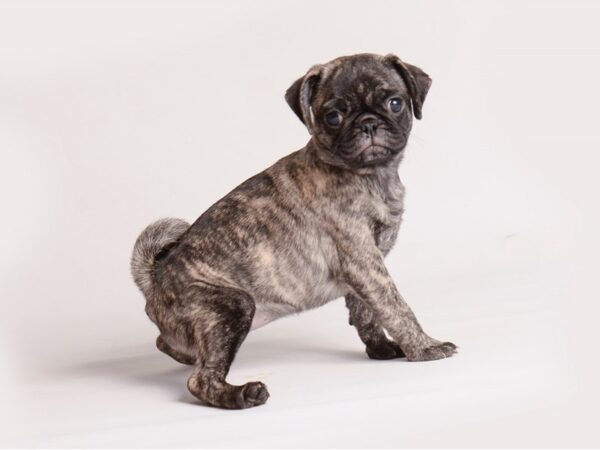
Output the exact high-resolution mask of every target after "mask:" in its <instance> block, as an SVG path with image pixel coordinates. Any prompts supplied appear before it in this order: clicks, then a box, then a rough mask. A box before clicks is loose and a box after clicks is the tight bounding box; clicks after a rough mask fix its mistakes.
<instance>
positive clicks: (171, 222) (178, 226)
mask: <svg viewBox="0 0 600 450" xmlns="http://www.w3.org/2000/svg"><path fill="white" fill-rule="evenodd" d="M189 227H190V224H189V223H187V222H186V221H185V220H182V219H173V218H166V219H160V220H157V221H156V222H153V223H151V224H150V225H148V226H147V227H146V228H145V229H144V231H142V233H141V234H140V235H139V237H138V238H137V240H136V241H135V245H134V246H133V254H132V255H131V274H132V275H133V280H134V281H135V284H137V285H138V287H139V288H140V290H141V291H142V292H143V293H144V295H145V296H146V298H148V297H149V296H150V295H151V293H152V286H153V283H154V262H155V260H156V257H157V256H158V254H159V253H160V252H162V251H163V250H165V249H166V248H167V247H168V246H170V245H172V244H174V243H176V242H177V241H178V240H179V238H180V237H181V236H182V235H183V233H185V232H186V231H187V229H188V228H189Z"/></svg>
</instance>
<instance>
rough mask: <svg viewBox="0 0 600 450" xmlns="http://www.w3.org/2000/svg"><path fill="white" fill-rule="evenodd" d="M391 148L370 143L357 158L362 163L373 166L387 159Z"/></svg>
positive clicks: (390, 154) (390, 153)
mask: <svg viewBox="0 0 600 450" xmlns="http://www.w3.org/2000/svg"><path fill="white" fill-rule="evenodd" d="M391 156H392V150H391V149H390V148H388V147H386V146H383V145H380V144H375V143H371V144H369V145H367V146H366V147H365V148H363V149H362V150H361V151H360V153H359V159H360V161H361V163H362V164H363V165H367V166H375V165H378V164H381V163H385V162H387V161H389V159H390V157H391Z"/></svg>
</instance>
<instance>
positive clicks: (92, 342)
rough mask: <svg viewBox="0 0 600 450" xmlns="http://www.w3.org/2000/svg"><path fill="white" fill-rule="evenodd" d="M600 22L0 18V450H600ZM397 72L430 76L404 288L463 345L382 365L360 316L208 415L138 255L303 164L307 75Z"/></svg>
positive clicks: (22, 8)
mask: <svg viewBox="0 0 600 450" xmlns="http://www.w3.org/2000/svg"><path fill="white" fill-rule="evenodd" d="M599 13H600V7H599V5H598V4H595V3H592V2H580V1H563V2H557V1H549V2H534V1H531V2H527V1H502V2H499V1H497V2H492V1H477V2H475V1H419V2H416V1H415V2H407V1H394V2H392V1H372V2H367V3H365V2H358V1H344V2H342V1H339V2H337V1H318V2H317V1H294V2H279V1H255V2H246V1H206V2H178V1H175V2H166V1H164V2H156V1H155V2H144V3H141V2H133V1H125V2H110V1H109V2H96V1H89V2H74V1H73V2H58V1H54V2H29V1H24V2H10V1H7V2H3V3H1V4H0V152H1V160H2V164H1V167H2V169H1V173H2V175H1V176H0V195H1V197H2V198H1V202H2V211H3V214H2V220H1V221H0V227H1V228H0V233H1V236H2V258H0V264H1V268H0V277H1V288H0V289H1V292H0V326H1V328H0V356H1V358H0V369H1V370H0V395H1V396H2V398H1V401H0V405H1V406H0V408H1V409H0V411H1V412H0V414H2V417H0V418H1V421H2V424H3V425H2V431H1V432H0V444H1V445H11V446H50V447H52V446H66V447H71V446H76V447H91V446H103V447H112V446H120V447H123V446H136V447H145V446H148V447H159V446H171V447H179V446H187V447H209V446H210V447H236V446H244V447H275V446H277V447H299V446H305V447H317V446H318V447H331V446H338V447H371V446H378V447H403V446H411V447H428V446H448V447H456V446H460V447H465V446H466V447H470V446H477V447H490V446H495V447H497V446H508V447H512V446H519V447H522V446H553V447H554V446H598V445H600V441H599V440H598V434H597V432H596V431H595V429H594V427H595V426H596V425H597V423H596V422H597V405H598V401H599V400H600V398H599V397H600V396H599V388H598V384H597V380H598V379H599V376H600V373H599V365H598V356H597V353H598V352H597V347H598V343H599V342H600V340H599V339H598V338H599V336H598V316H599V313H600V308H599V307H598V299H599V295H598V284H597V278H598V276H597V274H598V256H597V255H598V250H599V248H598V247H599V245H598V244H599V239H598V231H597V230H599V229H600V220H599V214H598V192H599V188H600V183H599V181H598V165H599V163H600V158H599V157H598V149H599V148H600V136H599V131H598V111H597V108H598V104H599V103H600V91H599V89H598V85H597V83H598V79H600V63H599V61H600V33H599V32H598V28H597V23H598V19H600V15H599ZM359 52H374V53H382V54H385V53H396V54H398V55H399V56H400V57H401V58H403V59H404V60H406V61H408V62H410V63H413V64H416V65H418V66H420V67H422V68H423V69H424V70H425V71H426V72H428V73H429V74H430V75H431V77H432V78H433V86H432V88H431V90H430V93H429V96H428V98H427V101H426V103H425V107H424V111H423V120H422V121H420V122H419V121H417V122H415V126H414V129H413V134H412V138H411V141H410V143H409V147H408V150H407V155H406V158H405V160H404V162H403V164H402V165H401V168H400V176H401V178H402V180H403V182H404V184H405V185H406V188H407V197H406V213H405V221H404V224H403V227H402V229H401V231H400V237H399V240H398V243H397V244H396V247H395V249H394V250H393V251H392V253H391V254H390V255H389V257H388V266H389V269H390V272H391V273H392V274H393V276H394V279H395V280H396V282H397V285H398V286H399V289H400V291H401V292H402V293H403V295H404V296H405V297H406V299H407V301H408V302H409V304H410V305H411V306H412V307H413V309H414V310H415V312H416V313H417V316H418V317H419V318H420V320H421V322H422V324H423V326H424V327H425V328H426V329H427V330H428V331H429V332H430V334H431V335H433V336H434V337H438V338H440V339H448V340H452V341H454V342H456V343H457V344H458V345H459V346H460V353H459V354H458V355H457V356H456V357H454V358H451V359H448V360H442V361H436V362H431V363H407V362H405V361H402V360H396V361H385V362H378V361H371V360H369V359H368V358H367V357H366V355H365V353H364V349H363V346H362V344H361V343H360V341H359V339H358V337H357V336H356V333H355V330H354V329H352V328H351V327H350V326H348V323H347V313H346V311H345V307H344V305H343V301H340V300H338V301H335V302H333V303H331V304H329V305H327V306H326V307H324V308H322V309H319V310H315V311H312V312H309V313H306V314H303V315H300V316H296V317H291V318H286V319H283V320H280V321H278V322H275V323H273V324H271V325H269V326H267V327H266V328H263V329H260V330H257V331H255V332H252V333H251V334H250V336H249V337H248V339H247V340H246V342H245V343H244V345H243V346H242V348H241V351H240V353H239V355H238V358H237V360H236V361H235V362H234V364H233V367H232V371H231V374H230V379H231V381H232V382H236V383H243V382H246V381H248V380H256V379H258V380H261V381H263V382H265V383H266V384H267V385H268V387H269V390H270V392H271V398H270V400H269V402H268V403H267V405H265V406H264V407H260V408H255V409H251V410H246V411H236V412H231V411H219V410H215V409H209V408H205V407H202V406H199V405H197V404H196V403H195V401H194V399H193V398H192V397H191V396H190V395H189V394H188V393H187V390H186V387H185V381H186V379H187V376H188V375H189V372H190V369H189V368H187V367H183V366H180V365H178V364H177V363H176V362H174V361H172V360H170V359H169V358H167V357H166V356H164V355H162V354H160V353H159V352H158V351H157V350H156V349H155V348H154V340H155V338H156V333H157V332H156V330H155V328H154V326H153V325H152V324H151V323H150V322H149V320H148V319H147V318H146V317H145V314H144V309H143V308H144V301H143V298H142V296H141V294H140V293H139V292H138V291H137V289H136V288H135V286H134V284H133V282H132V280H131V278H130V275H129V266H128V265H129V256H130V251H131V248H132V245H133V242H134V240H135V238H136V237H137V235H138V233H139V232H140V231H141V229H142V228H143V227H144V226H145V225H146V224H148V223H149V222H150V221H152V220H154V219H157V218H159V217H163V216H175V217H182V218H185V219H187V220H195V218H196V217H197V216H198V215H200V213H202V212H203V211H204V210H205V209H206V208H207V207H208V206H210V205H211V204H212V203H213V202H214V201H216V200H217V199H219V198H220V197H221V196H223V195H224V194H226V193H227V192H228V191H229V190H231V189H232V188H233V187H235V186H236V185H237V184H239V183H240V182H241V181H243V180H245V179H246V178H248V177H250V176H251V175H253V174H255V173H257V172H259V171H261V170H263V169H264V168H266V167H267V166H268V165H270V164H272V163H273V162H275V161H276V160H277V159H278V158H280V157H283V156H284V155H286V154H288V153H290V152H292V151H294V150H296V149H298V148H300V147H302V146H303V145H304V144H305V142H306V141H307V139H308V134H307V132H306V130H305V129H304V128H303V127H302V125H301V123H300V122H299V121H298V119H297V118H296V117H295V115H294V114H293V113H292V112H291V111H290V110H289V109H288V107H287V105H286V104H285V101H284V100H283V94H284V92H285V90H286V89H287V87H288V86H289V85H290V84H291V83H292V82H293V81H294V80H295V79H296V78H297V77H299V76H300V75H302V74H303V73H304V72H305V71H306V70H307V69H308V68H309V67H310V66H311V65H313V64H315V63H319V62H325V61H328V60H330V59H332V58H334V57H337V56H340V55H343V54H352V53H359Z"/></svg>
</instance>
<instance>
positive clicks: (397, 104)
mask: <svg viewBox="0 0 600 450" xmlns="http://www.w3.org/2000/svg"><path fill="white" fill-rule="evenodd" d="M390 109H391V110H392V112H395V113H397V112H400V111H402V99H401V98H398V97H394V98H393V99H391V100H390Z"/></svg>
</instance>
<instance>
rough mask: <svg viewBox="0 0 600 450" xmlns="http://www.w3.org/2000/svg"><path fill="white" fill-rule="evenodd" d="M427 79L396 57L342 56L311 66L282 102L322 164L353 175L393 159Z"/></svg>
mask: <svg viewBox="0 0 600 450" xmlns="http://www.w3.org/2000/svg"><path fill="white" fill-rule="evenodd" d="M430 85H431V79H430V78H429V76H428V75H427V74H426V73H425V72H423V71H422V70H421V69H419V68H418V67H415V66H412V65H410V64H407V63H405V62H403V61H401V60H400V58H398V57H397V56H394V55H387V56H379V55H372V54H360V55H354V56H344V57H341V58H337V59H334V60H333V61H331V62H329V63H326V64H321V65H317V66H314V67H312V68H311V69H310V70H309V71H308V72H307V73H306V75H304V76H303V77H301V78H300V79H298V80H297V81H296V82H294V84H292V86H291V87H290V88H289V89H288V90H287V92H286V95H285V98H286V100H287V102H288V104H289V105H290V107H291V108H292V110H293V111H294V112H295V113H296V115H297V116H298V117H299V118H300V120H301V121H302V122H303V123H304V124H305V125H306V127H307V128H308V131H309V132H310V133H311V134H312V136H313V139H314V140H315V141H316V143H317V144H318V145H317V148H318V151H319V155H320V157H321V158H322V159H323V160H324V161H325V162H327V163H329V164H333V165H336V166H340V167H345V168H349V169H354V170H359V171H361V170H364V169H369V168H373V167H376V166H378V165H386V164H389V163H390V162H392V161H395V160H398V159H399V155H400V154H401V152H402V150H403V149H404V147H405V146H406V142H407V139H408V135H409V133H410V129H411V126H412V115H413V113H414V115H415V117H416V118H417V119H420V118H421V109H422V106H423V101H424V100H425V96H426V95H427V91H428V90H429V86H430Z"/></svg>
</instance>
